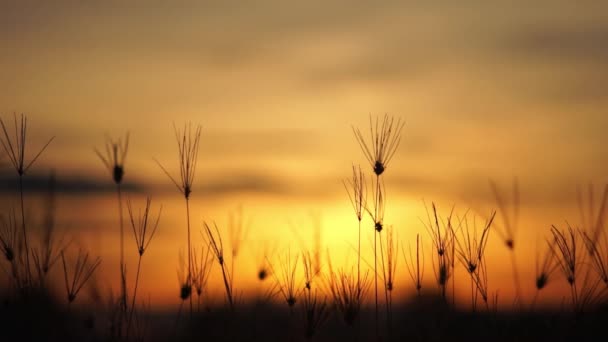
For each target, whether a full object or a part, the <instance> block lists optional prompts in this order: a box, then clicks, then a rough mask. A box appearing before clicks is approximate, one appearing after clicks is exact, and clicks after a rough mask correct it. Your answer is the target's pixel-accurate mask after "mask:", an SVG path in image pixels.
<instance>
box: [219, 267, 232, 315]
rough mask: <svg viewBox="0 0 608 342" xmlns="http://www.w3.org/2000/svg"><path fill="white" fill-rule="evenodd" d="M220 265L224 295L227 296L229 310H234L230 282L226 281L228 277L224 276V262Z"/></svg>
mask: <svg viewBox="0 0 608 342" xmlns="http://www.w3.org/2000/svg"><path fill="white" fill-rule="evenodd" d="M221 266H222V277H223V278H224V287H225V288H226V296H227V297H228V303H229V304H230V310H234V302H233V301H232V289H231V288H230V284H229V282H228V277H227V276H226V270H225V268H224V264H222V265H221Z"/></svg>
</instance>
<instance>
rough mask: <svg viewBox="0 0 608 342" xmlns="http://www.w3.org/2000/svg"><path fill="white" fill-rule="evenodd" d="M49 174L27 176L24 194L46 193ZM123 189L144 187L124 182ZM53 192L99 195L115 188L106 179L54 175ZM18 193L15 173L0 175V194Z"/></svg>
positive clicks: (49, 178)
mask: <svg viewBox="0 0 608 342" xmlns="http://www.w3.org/2000/svg"><path fill="white" fill-rule="evenodd" d="M50 180H51V176H50V174H46V175H45V174H39V173H33V174H27V175H26V176H24V178H23V189H24V190H25V191H26V192H47V191H49V190H50V186H51V181H50ZM123 189H124V190H125V191H129V192H142V191H144V190H145V186H144V185H143V184H139V183H132V182H125V183H124V184H123ZM54 190H55V191H57V192H58V193H63V194H99V193H107V192H114V191H116V186H115V185H114V184H113V183H110V182H108V181H107V180H106V179H104V180H100V179H97V178H94V177H90V176H86V175H56V176H55V184H54ZM17 191H19V179H18V178H17V175H16V173H9V172H7V171H3V172H1V173H0V193H14V192H17Z"/></svg>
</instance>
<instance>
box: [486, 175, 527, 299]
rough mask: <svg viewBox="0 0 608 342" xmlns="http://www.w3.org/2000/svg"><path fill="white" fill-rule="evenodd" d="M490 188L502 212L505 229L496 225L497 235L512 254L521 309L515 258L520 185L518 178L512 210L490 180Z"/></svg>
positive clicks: (516, 292) (515, 181)
mask: <svg viewBox="0 0 608 342" xmlns="http://www.w3.org/2000/svg"><path fill="white" fill-rule="evenodd" d="M490 188H491V190H492V193H493V194H494V198H495V200H496V205H497V206H498V210H499V212H500V216H501V217H502V222H503V227H502V228H500V227H499V225H497V224H496V223H494V226H495V227H496V229H495V231H496V233H497V234H498V235H499V236H500V237H501V239H502V240H503V241H504V243H505V245H506V246H507V248H508V249H509V251H510V254H511V267H512V272H513V285H514V286H515V296H516V298H515V302H516V303H519V306H520V308H521V307H522V305H521V301H522V297H521V283H520V281H519V272H518V269H517V260H516V257H515V238H516V235H517V228H518V221H519V205H520V198H519V185H518V181H517V178H515V179H514V180H513V200H512V207H513V208H512V209H511V210H509V209H508V206H509V205H508V204H507V200H506V198H505V197H506V196H504V195H503V193H502V192H501V191H500V190H499V188H498V186H497V185H496V183H495V182H494V181H492V180H490Z"/></svg>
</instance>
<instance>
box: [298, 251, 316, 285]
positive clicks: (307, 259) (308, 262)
mask: <svg viewBox="0 0 608 342" xmlns="http://www.w3.org/2000/svg"><path fill="white" fill-rule="evenodd" d="M313 263H314V261H313V258H312V256H311V254H310V252H309V251H306V252H302V265H303V266H304V288H305V289H306V290H308V291H309V292H310V290H311V289H312V282H313V280H314V278H316V277H317V276H318V275H319V273H316V272H315V270H314V268H313V267H314V266H313Z"/></svg>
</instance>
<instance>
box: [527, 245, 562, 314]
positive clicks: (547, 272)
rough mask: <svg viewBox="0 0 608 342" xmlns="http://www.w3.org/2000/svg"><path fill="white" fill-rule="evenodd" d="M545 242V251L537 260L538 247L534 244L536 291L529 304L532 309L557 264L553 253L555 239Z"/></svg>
mask: <svg viewBox="0 0 608 342" xmlns="http://www.w3.org/2000/svg"><path fill="white" fill-rule="evenodd" d="M546 242H547V249H546V250H545V253H544V254H543V257H542V261H539V260H540V258H539V248H538V245H537V246H536V262H535V270H536V272H535V274H536V276H535V286H536V293H535V294H534V299H532V306H531V307H532V309H534V307H535V306H536V300H537V299H538V295H539V293H540V291H542V290H543V289H544V288H545V287H546V286H547V284H548V283H549V279H550V277H551V274H552V273H553V271H554V270H555V268H556V267H557V266H558V265H556V264H555V253H554V248H555V239H553V240H551V241H548V240H547V241H546ZM539 262H540V263H539Z"/></svg>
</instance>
